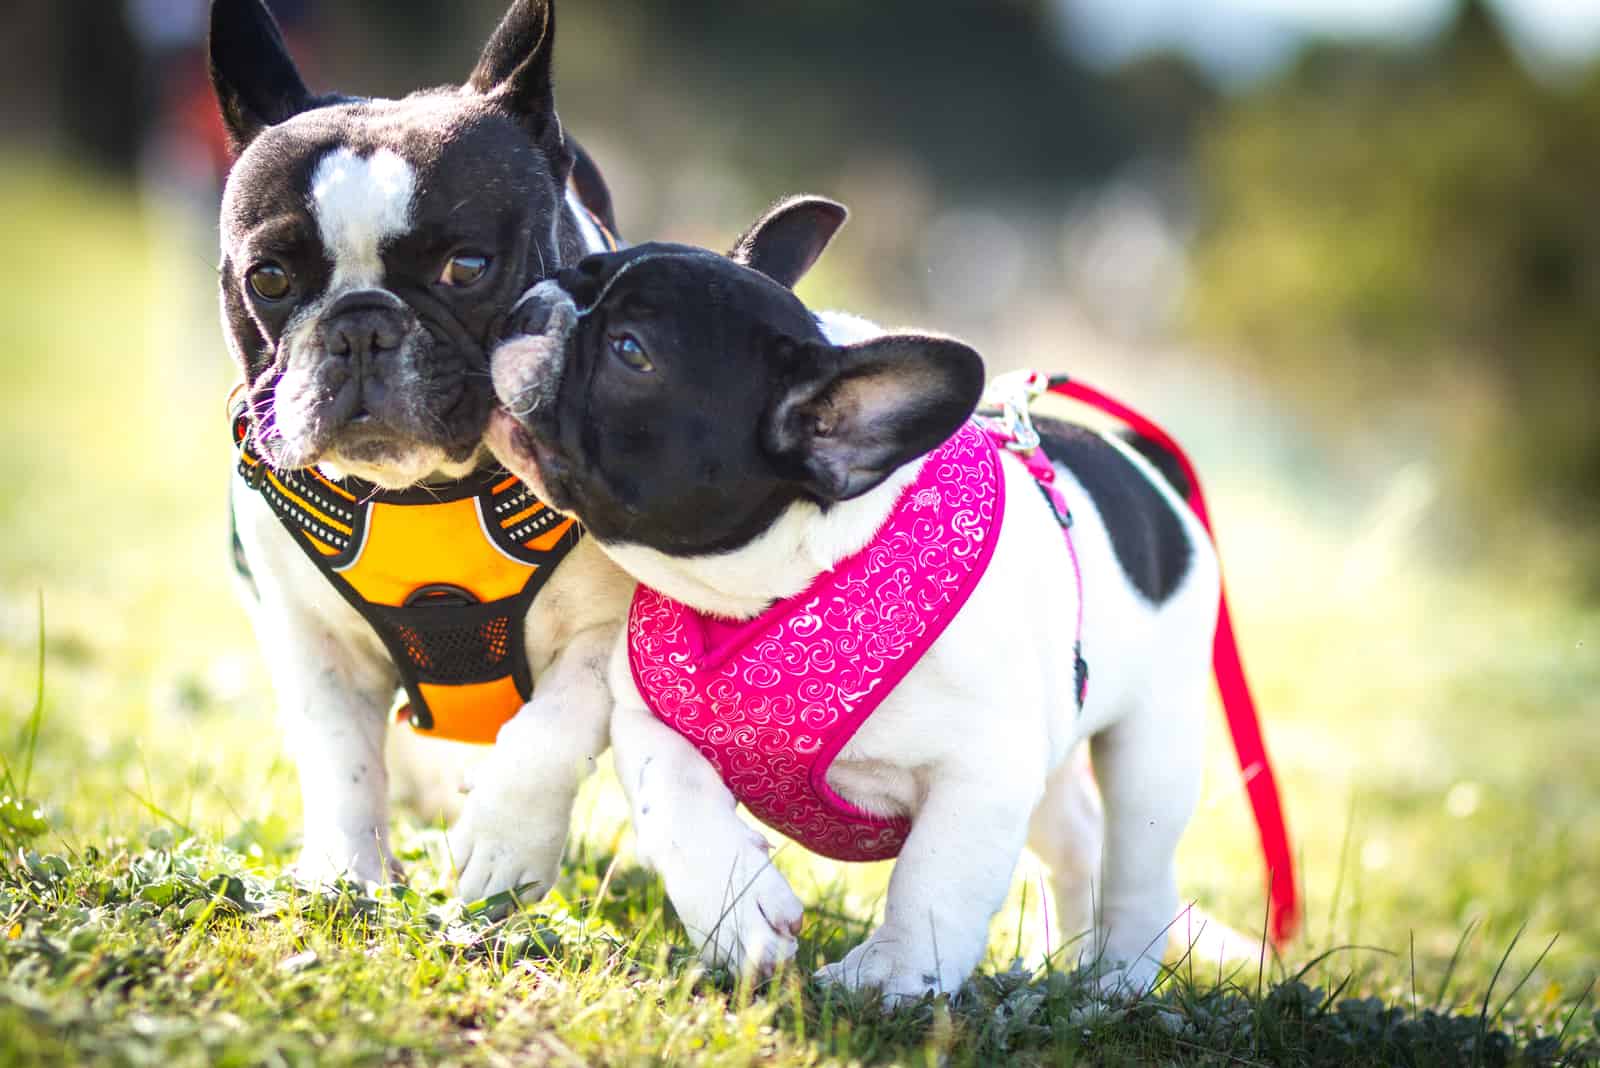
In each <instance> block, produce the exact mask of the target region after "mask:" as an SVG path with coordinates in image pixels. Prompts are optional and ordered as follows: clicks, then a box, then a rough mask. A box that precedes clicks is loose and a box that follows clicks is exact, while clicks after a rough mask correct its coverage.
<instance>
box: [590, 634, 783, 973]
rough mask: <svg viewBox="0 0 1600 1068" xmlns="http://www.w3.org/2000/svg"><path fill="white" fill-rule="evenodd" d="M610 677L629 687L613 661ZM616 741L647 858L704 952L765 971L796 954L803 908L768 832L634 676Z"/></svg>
mask: <svg viewBox="0 0 1600 1068" xmlns="http://www.w3.org/2000/svg"><path fill="white" fill-rule="evenodd" d="M624 655H626V654H624ZM623 670H624V671H626V665H624V668H623ZM612 683H613V685H614V686H617V688H618V689H619V690H624V687H622V686H620V685H618V676H617V673H616V671H615V670H613V672H612ZM611 749H612V754H613V755H614V757H615V758H616V762H617V775H618V777H619V778H621V780H622V786H623V789H624V790H625V791H626V792H627V794H628V801H629V803H630V805H631V807H632V811H633V829H634V834H635V836H636V838H637V842H638V846H637V849H638V854H639V859H640V861H641V862H642V863H644V864H645V865H646V866H647V867H649V868H652V869H654V870H655V871H657V872H659V873H660V875H661V879H662V881H663V882H664V883H665V884H666V888H667V896H668V897H670V898H671V899H672V904H673V907H674V908H675V909H677V911H678V917H679V919H681V920H682V921H683V926H684V927H685V928H686V929H687V930H688V932H689V935H690V937H691V938H693V939H694V940H695V942H696V944H697V945H698V946H699V948H700V956H701V959H702V960H704V961H705V962H706V963H707V964H709V965H711V966H712V967H718V966H726V967H729V968H731V969H733V970H734V971H738V972H749V973H752V974H755V975H766V974H769V973H770V972H771V971H772V970H773V969H775V968H776V967H777V966H778V965H779V964H781V963H782V962H784V961H786V960H788V959H790V958H791V957H793V956H794V953H795V950H796V949H797V948H798V943H797V941H796V936H797V935H799V933H800V922H801V920H802V918H803V910H802V907H801V904H800V899H799V898H797V897H795V895H794V891H792V890H791V889H790V888H789V883H788V881H787V880H785V879H784V877H783V876H782V875H781V874H779V872H778V870H777V869H776V868H774V867H773V866H772V861H771V858H770V856H769V855H768V854H769V850H770V846H769V845H768V844H767V841H766V839H765V838H763V837H762V836H761V835H760V834H758V833H757V832H756V831H755V829H754V828H752V827H751V826H750V825H749V824H747V823H745V822H744V821H743V820H742V819H740V818H739V816H738V814H737V813H736V812H735V811H734V808H735V803H734V799H733V795H732V794H731V793H729V792H728V788H727V787H726V786H725V785H724V784H723V782H722V780H721V779H720V778H719V777H718V776H717V773H716V770H715V769H714V768H712V766H711V765H710V764H709V763H707V762H706V759H705V758H704V757H703V756H701V755H700V754H699V752H697V751H696V750H695V748H694V746H692V745H690V744H689V743H688V742H687V741H685V740H684V739H683V737H682V736H681V735H679V734H677V733H676V732H674V731H673V730H672V729H671V728H670V727H668V726H666V725H665V724H664V723H662V722H661V721H660V720H658V719H656V718H655V716H653V715H652V714H651V713H650V712H649V710H648V709H646V708H645V706H644V703H643V702H642V701H640V699H639V696H638V691H637V690H634V689H633V688H632V686H631V685H629V686H628V687H626V689H625V691H624V692H623V693H622V694H621V695H619V700H618V703H617V707H616V709H615V711H614V712H613V713H612V720H611Z"/></svg>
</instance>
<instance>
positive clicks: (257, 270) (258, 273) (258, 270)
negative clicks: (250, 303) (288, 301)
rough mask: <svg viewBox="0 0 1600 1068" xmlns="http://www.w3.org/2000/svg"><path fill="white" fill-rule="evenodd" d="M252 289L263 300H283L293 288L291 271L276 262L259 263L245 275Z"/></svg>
mask: <svg viewBox="0 0 1600 1068" xmlns="http://www.w3.org/2000/svg"><path fill="white" fill-rule="evenodd" d="M245 281H246V282H248V283H250V289H251V290H252V291H253V292H254V293H255V295H256V296H258V297H260V298H261V299H262V300H282V299H283V298H284V297H287V296H288V295H289V290H290V289H291V288H292V286H291V285H290V282H289V272H288V271H286V270H284V269H283V268H282V267H280V266H279V265H278V264H276V263H258V264H256V265H255V266H254V267H252V268H250V273H249V274H247V275H245Z"/></svg>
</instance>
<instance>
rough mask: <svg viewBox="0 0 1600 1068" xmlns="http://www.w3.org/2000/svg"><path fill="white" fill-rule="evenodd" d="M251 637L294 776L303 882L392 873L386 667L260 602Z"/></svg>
mask: <svg viewBox="0 0 1600 1068" xmlns="http://www.w3.org/2000/svg"><path fill="white" fill-rule="evenodd" d="M255 615H256V623H257V627H256V630H257V634H258V636H259V638H260V641H261V646H262V649H263V651H264V652H265V653H266V656H267V663H268V665H269V667H270V670H271V676H272V683H273V689H274V690H275V691H276V694H277V700H278V711H279V717H280V719H281V720H282V724H283V731H284V735H285V740H286V741H287V743H288V747H289V752H290V753H291V754H292V755H293V757H294V762H295V767H296V770H297V771H298V772H299V776H300V803H301V813H302V817H301V818H302V819H303V820H304V824H305V836H304V841H303V844H302V847H301V850H300V859H299V861H298V862H297V864H296V871H297V872H298V874H299V875H300V876H301V877H303V878H306V879H310V880H313V881H317V882H326V881H330V880H332V879H334V878H337V877H339V876H342V875H349V876H353V877H354V878H356V879H359V880H362V881H364V882H388V881H390V880H391V879H392V878H399V876H400V868H399V866H398V865H397V864H396V863H395V861H394V858H393V855H392V854H391V852H390V850H389V813H388V796H389V774H388V769H387V767H386V766H385V763H384V736H385V732H386V731H387V729H388V723H387V722H386V720H387V711H388V707H389V702H390V699H391V695H393V693H394V690H395V681H396V680H395V678H394V675H393V671H392V669H391V668H389V666H388V665H387V664H386V663H378V662H376V661H375V660H373V659H371V658H367V657H365V656H363V655H361V654H359V653H357V652H356V651H354V650H352V649H350V648H349V647H348V646H347V645H346V644H345V643H343V642H341V641H340V640H339V639H338V637H337V636H336V635H334V634H332V633H330V632H329V631H328V629H327V628H326V627H324V626H322V625H320V624H319V623H318V622H316V621H315V620H314V619H312V618H311V617H309V616H307V615H306V614H304V613H294V612H290V611H283V612H277V611H274V610H273V608H272V606H271V605H270V604H267V603H263V604H262V605H260V606H259V607H258V610H257V612H256V613H255Z"/></svg>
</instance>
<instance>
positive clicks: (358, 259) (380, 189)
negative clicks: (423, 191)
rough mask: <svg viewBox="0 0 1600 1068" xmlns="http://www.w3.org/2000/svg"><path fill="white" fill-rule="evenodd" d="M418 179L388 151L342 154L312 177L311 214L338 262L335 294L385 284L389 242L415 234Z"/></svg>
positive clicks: (331, 287)
mask: <svg viewBox="0 0 1600 1068" xmlns="http://www.w3.org/2000/svg"><path fill="white" fill-rule="evenodd" d="M416 188H417V174H416V171H414V170H412V168H411V164H409V163H407V162H406V161H405V160H403V159H401V158H400V157H399V156H398V155H396V154H395V153H394V152H392V151H390V150H389V149H387V148H380V149H378V151H376V152H374V153H373V154H372V155H370V156H358V155H356V154H355V153H354V152H352V151H350V150H349V149H348V148H336V149H334V150H333V151H331V152H329V153H328V154H327V155H325V156H323V157H322V160H321V161H320V162H319V163H318V164H317V169H316V170H315V171H314V172H313V173H312V175H311V213H312V214H313V215H315V216H316V219H317V229H318V230H319V231H321V234H322V244H323V247H324V248H326V249H327V250H328V255H329V256H330V257H331V258H332V259H333V280H332V281H331V282H330V283H329V285H328V291H329V292H337V291H339V290H341V289H376V288H379V287H381V286H382V284H383V260H382V258H381V257H380V256H379V255H378V250H379V249H380V248H381V247H382V245H383V242H384V241H386V240H388V239H389V238H392V237H396V236H398V235H400V234H403V233H405V232H406V231H407V230H409V229H411V199H412V195H413V194H414V193H415V192H416Z"/></svg>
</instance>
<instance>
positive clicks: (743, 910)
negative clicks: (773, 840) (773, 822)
mask: <svg viewBox="0 0 1600 1068" xmlns="http://www.w3.org/2000/svg"><path fill="white" fill-rule="evenodd" d="M695 897H696V899H694V900H688V901H684V902H682V903H680V902H679V901H678V900H677V899H676V898H675V899H674V904H676V905H678V906H679V907H678V915H679V917H680V918H681V919H682V920H683V924H684V926H685V927H686V928H687V929H688V930H689V933H690V934H691V935H692V936H694V938H695V939H696V940H697V941H699V943H700V959H701V960H703V961H704V962H705V963H706V964H707V965H709V966H710V967H713V968H718V967H722V968H728V969H729V970H731V971H734V972H738V973H740V974H747V975H752V976H755V977H758V978H764V977H766V976H768V975H771V974H772V973H773V972H774V971H776V970H777V968H778V966H779V965H780V964H782V963H784V962H785V961H787V960H790V959H792V958H793V957H794V955H795V951H796V950H797V949H799V946H800V943H799V935H800V924H801V921H802V920H804V918H805V907H804V906H803V905H801V904H800V899H799V898H798V897H796V896H795V894H794V891H793V890H792V889H790V888H789V881H788V880H787V879H785V878H784V877H783V875H782V873H780V872H779V871H778V869H777V868H774V867H773V866H772V862H771V861H770V860H769V859H768V858H767V854H766V850H765V849H764V848H759V847H757V848H751V849H750V850H747V851H746V854H745V855H743V856H741V857H740V858H739V860H738V862H736V863H735V865H734V868H733V872H732V875H731V877H730V878H729V879H728V881H727V882H726V883H723V884H720V885H719V884H715V883H713V882H712V881H709V880H708V881H707V882H706V884H705V885H704V886H703V887H701V888H700V889H699V891H698V893H697V894H696V895H695Z"/></svg>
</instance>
